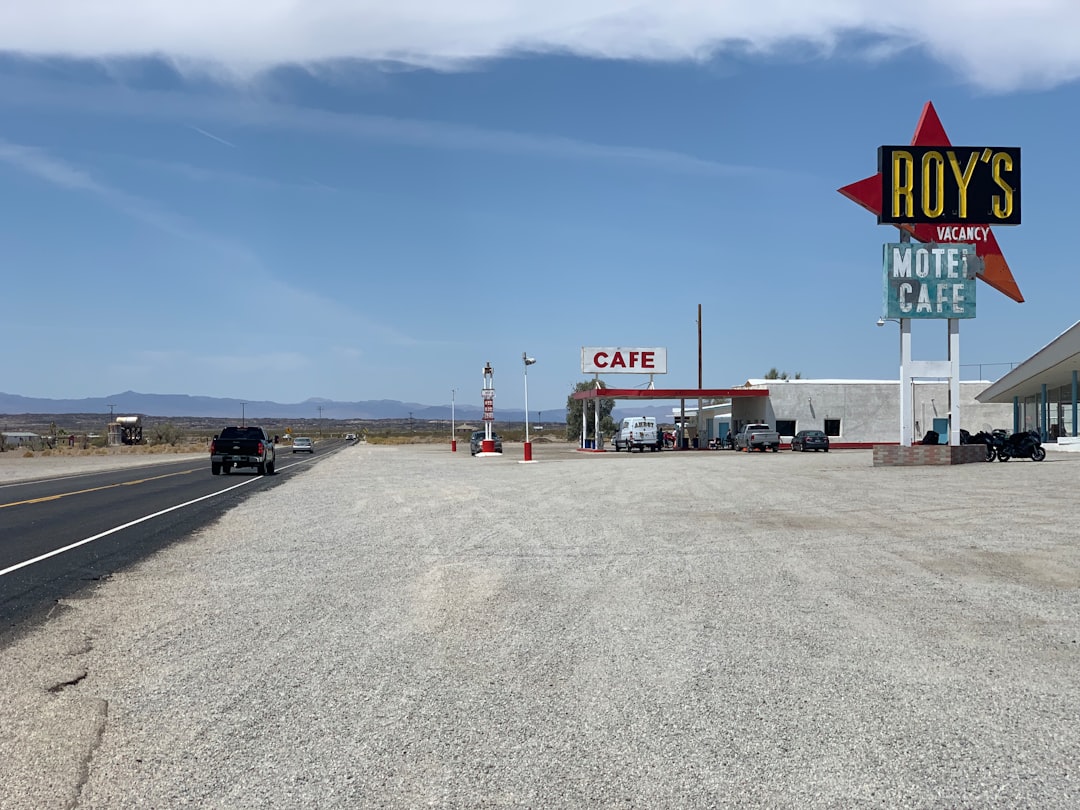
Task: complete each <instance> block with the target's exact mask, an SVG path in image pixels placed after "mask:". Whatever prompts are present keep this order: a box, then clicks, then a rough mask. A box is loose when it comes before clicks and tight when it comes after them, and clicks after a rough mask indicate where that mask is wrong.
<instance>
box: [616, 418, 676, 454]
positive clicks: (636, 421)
mask: <svg viewBox="0 0 1080 810" xmlns="http://www.w3.org/2000/svg"><path fill="white" fill-rule="evenodd" d="M663 446H664V438H663V434H661V433H660V431H658V430H657V429H656V419H655V418H654V417H652V416H628V417H627V418H626V419H623V420H622V424H621V425H620V426H619V432H618V433H617V434H615V452H616V453H618V452H619V451H620V450H622V449H623V448H626V452H628V453H629V452H630V451H631V450H633V449H634V448H635V447H636V448H637V449H638V451H644V450H645V448H646V447H648V448H649V449H650V450H659V449H661V448H662V447H663Z"/></svg>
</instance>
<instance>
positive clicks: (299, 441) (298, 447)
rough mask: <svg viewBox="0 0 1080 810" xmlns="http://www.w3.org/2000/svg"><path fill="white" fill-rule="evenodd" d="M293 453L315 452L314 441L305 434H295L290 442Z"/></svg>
mask: <svg viewBox="0 0 1080 810" xmlns="http://www.w3.org/2000/svg"><path fill="white" fill-rule="evenodd" d="M292 451H293V452H294V453H312V454H314V453H315V442H313V441H312V440H311V439H309V438H307V437H305V436H297V437H296V438H295V439H293V442H292Z"/></svg>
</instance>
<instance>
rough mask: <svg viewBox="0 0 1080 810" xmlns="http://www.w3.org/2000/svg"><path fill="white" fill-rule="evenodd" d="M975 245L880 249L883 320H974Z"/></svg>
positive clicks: (910, 244)
mask: <svg viewBox="0 0 1080 810" xmlns="http://www.w3.org/2000/svg"><path fill="white" fill-rule="evenodd" d="M977 263H978V259H977V258H976V256H975V245H970V244H946V245H940V244H933V243H931V244H922V243H913V242H899V243H892V244H886V245H885V248H884V271H885V285H884V300H883V302H882V303H883V310H884V312H883V316H884V317H886V318H974V317H975V277H976V276H975V274H976V268H977Z"/></svg>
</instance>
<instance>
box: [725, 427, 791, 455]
mask: <svg viewBox="0 0 1080 810" xmlns="http://www.w3.org/2000/svg"><path fill="white" fill-rule="evenodd" d="M735 449H737V450H745V451H746V452H748V453H749V452H750V451H751V450H760V451H761V452H762V453H764V452H765V451H766V450H772V451H773V452H774V453H775V452H777V451H778V450H779V449H780V434H779V433H777V432H776V431H775V430H773V429H772V428H770V427H769V426H768V425H766V424H764V423H752V424H749V425H744V426H743V429H742V430H740V431H739V435H737V436H736V437H735Z"/></svg>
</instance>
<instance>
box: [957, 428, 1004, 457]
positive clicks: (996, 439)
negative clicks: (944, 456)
mask: <svg viewBox="0 0 1080 810" xmlns="http://www.w3.org/2000/svg"><path fill="white" fill-rule="evenodd" d="M964 433H965V431H960V438H961V440H963V438H964ZM1005 439H1006V434H1005V431H1003V430H995V431H994V432H993V433H987V432H986V431H985V430H980V431H979V432H978V433H972V434H970V435H969V436H968V441H967V442H963V441H961V443H962V444H985V445H986V461H993V460H994V459H995V458H998V457H999V456H998V449H999V448H1000V447H1001V446H1002V445H1003V444H1005Z"/></svg>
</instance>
